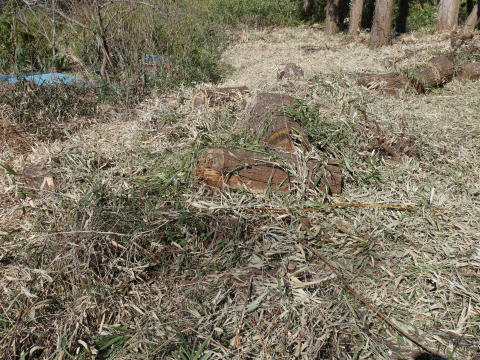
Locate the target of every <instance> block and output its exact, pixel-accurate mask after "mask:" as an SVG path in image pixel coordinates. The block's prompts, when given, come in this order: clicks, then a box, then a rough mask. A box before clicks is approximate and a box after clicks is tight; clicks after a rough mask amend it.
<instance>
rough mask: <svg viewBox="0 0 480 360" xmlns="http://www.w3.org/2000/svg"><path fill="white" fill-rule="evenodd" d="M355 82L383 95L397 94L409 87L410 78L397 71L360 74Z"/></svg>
mask: <svg viewBox="0 0 480 360" xmlns="http://www.w3.org/2000/svg"><path fill="white" fill-rule="evenodd" d="M357 84H358V85H361V86H365V87H366V88H367V89H371V90H377V91H379V92H380V93H382V94H385V95H398V94H400V93H401V92H402V91H405V90H407V89H408V88H410V87H411V86H410V80H409V79H408V78H407V77H406V76H405V75H403V74H397V73H389V74H365V75H361V76H360V77H359V78H358V79H357Z"/></svg>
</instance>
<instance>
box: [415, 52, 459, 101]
mask: <svg viewBox="0 0 480 360" xmlns="http://www.w3.org/2000/svg"><path fill="white" fill-rule="evenodd" d="M454 72H455V68H454V65H453V61H452V60H450V59H449V58H448V57H446V56H443V55H442V56H436V57H434V58H432V59H430V60H429V61H428V62H427V63H425V64H423V65H419V66H417V67H416V68H414V69H413V70H411V71H410V73H409V74H408V76H409V77H410V79H411V81H412V85H413V86H414V87H415V89H416V90H417V91H418V92H425V91H427V90H429V89H432V88H435V87H439V86H442V85H443V84H445V83H446V82H448V81H450V80H451V79H452V78H453V74H454Z"/></svg>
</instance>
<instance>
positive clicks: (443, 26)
mask: <svg viewBox="0 0 480 360" xmlns="http://www.w3.org/2000/svg"><path fill="white" fill-rule="evenodd" d="M459 11H460V0H441V1H440V5H439V8H438V22H437V31H439V32H441V31H450V30H453V29H454V28H455V27H456V26H457V25H458V12H459Z"/></svg>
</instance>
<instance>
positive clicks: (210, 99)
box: [192, 86, 249, 109]
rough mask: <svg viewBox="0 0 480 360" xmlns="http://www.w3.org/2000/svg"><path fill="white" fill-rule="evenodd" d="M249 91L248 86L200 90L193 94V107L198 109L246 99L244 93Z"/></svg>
mask: <svg viewBox="0 0 480 360" xmlns="http://www.w3.org/2000/svg"><path fill="white" fill-rule="evenodd" d="M248 92H249V89H248V87H246V86H238V87H225V88H213V89H204V90H200V91H198V92H197V93H196V94H195V95H194V96H193V99H192V107H193V108H194V109H197V108H201V107H212V106H219V105H222V104H225V103H227V102H231V101H244V95H245V94H247V93H248Z"/></svg>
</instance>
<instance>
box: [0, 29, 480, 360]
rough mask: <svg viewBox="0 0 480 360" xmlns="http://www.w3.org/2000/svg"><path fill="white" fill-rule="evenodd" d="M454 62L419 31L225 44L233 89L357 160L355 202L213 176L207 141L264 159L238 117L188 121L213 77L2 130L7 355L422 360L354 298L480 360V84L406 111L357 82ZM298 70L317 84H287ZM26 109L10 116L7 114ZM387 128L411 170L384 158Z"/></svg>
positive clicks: (255, 34) (422, 99) (0, 261)
mask: <svg viewBox="0 0 480 360" xmlns="http://www.w3.org/2000/svg"><path fill="white" fill-rule="evenodd" d="M477 41H478V38H477ZM449 47H450V39H449V38H448V37H447V36H441V35H431V34H427V33H422V32H417V33H412V34H408V35H404V36H402V37H399V38H397V39H396V40H395V42H394V44H393V45H392V46H391V47H385V48H382V49H380V50H371V49H369V48H368V46H367V45H365V41H364V37H363V36H362V35H361V36H360V37H357V38H353V37H349V36H347V35H338V36H331V37H329V36H326V35H324V34H323V33H322V32H320V31H319V30H316V29H315V28H311V27H300V28H278V29H268V30H261V31H253V30H245V31H243V32H242V33H241V34H240V35H239V39H238V41H237V42H236V43H235V44H232V45H231V46H229V47H228V48H227V50H226V52H225V53H224V55H223V62H224V63H225V64H227V65H228V66H230V68H231V71H230V75H228V76H227V78H226V79H225V80H224V85H225V86H241V85H247V86H249V87H250V89H251V91H252V92H253V93H255V92H258V91H273V92H282V93H287V94H290V95H292V96H294V97H295V98H297V99H298V100H299V104H300V107H299V109H300V110H298V109H297V110H296V111H297V113H296V117H297V118H298V120H299V121H300V122H301V123H302V125H303V126H304V127H305V129H306V131H307V133H308V135H309V139H310V142H311V143H312V144H313V147H312V149H309V150H305V149H303V150H298V151H303V153H302V154H303V156H304V157H305V158H308V159H318V158H319V157H321V156H328V157H329V158H335V159H336V160H338V161H339V163H340V165H341V167H342V172H343V177H344V187H343V192H342V194H341V195H335V196H331V195H328V194H326V193H325V192H324V191H323V189H322V188H321V187H319V188H313V189H312V188H310V187H308V186H306V180H305V176H304V174H303V173H301V171H299V172H298V173H296V174H295V175H296V181H295V182H294V183H292V184H291V189H290V191H289V192H287V193H277V192H273V191H266V192H265V193H262V194H252V193H250V192H248V191H229V190H222V191H220V190H217V189H212V188H210V187H207V186H205V185H203V184H202V183H200V182H198V181H197V180H196V179H195V176H194V175H195V169H196V166H197V164H198V162H199V161H200V160H199V159H201V156H202V154H204V153H205V151H206V150H207V149H208V148H209V147H216V146H227V147H232V148H241V149H248V150H254V151H257V152H265V151H267V150H266V149H265V148H264V147H263V145H261V144H260V143H259V141H258V139H255V138H252V137H251V136H249V135H247V134H245V133H237V132H235V131H233V130H232V129H233V125H234V123H235V122H236V121H237V120H238V119H240V118H241V117H242V116H243V110H242V107H241V105H240V104H237V103H229V104H226V105H225V106H217V107H213V108H209V109H203V108H202V109H194V110H192V106H191V98H192V96H193V95H194V94H195V92H196V90H198V89H200V88H204V87H206V86H208V84H199V85H197V86H196V88H191V87H184V88H179V89H177V90H175V91H172V92H169V93H167V94H159V95H155V94H153V95H152V96H151V97H149V98H148V99H147V100H145V101H143V102H142V103H140V104H139V105H137V106H135V107H134V108H128V109H123V108H118V107H115V106H107V105H102V106H100V108H99V109H98V111H96V112H94V113H91V112H89V111H88V109H89V108H88V107H87V108H85V109H86V110H85V111H86V112H85V114H84V115H82V117H80V118H79V117H76V118H75V117H72V119H73V120H72V122H71V126H70V125H69V126H67V127H66V128H62V131H63V132H64V133H65V134H68V136H62V134H61V133H60V134H59V133H58V131H59V128H57V127H53V128H52V127H51V126H48V123H47V124H45V126H44V127H40V128H41V130H42V131H37V133H35V134H33V132H32V131H30V132H28V131H25V128H24V127H23V128H21V127H20V126H19V125H18V124H17V125H18V126H17V125H15V124H14V121H12V122H9V123H8V126H7V123H6V122H5V125H4V126H3V128H2V127H0V129H1V130H2V132H1V133H0V136H3V138H2V139H3V143H2V145H3V148H2V152H1V153H0V164H2V167H3V173H2V175H1V177H0V189H1V192H0V202H1V204H2V207H1V208H0V291H1V296H0V354H2V356H1V357H2V358H5V359H7V358H9V359H14V358H23V359H36V358H40V359H47V358H48V359H50V358H55V359H72V358H74V359H93V358H96V359H140V358H142V359H143V358H144V359H178V358H180V359H221V358H226V359H409V358H411V357H412V356H413V355H414V354H415V353H417V352H418V351H419V350H421V349H419V347H417V346H416V345H414V344H413V343H412V342H410V341H409V340H407V339H406V338H405V337H404V336H401V335H399V333H398V332H396V331H395V330H394V329H393V328H392V327H390V326H388V325H387V324H386V323H385V322H384V321H383V320H381V319H380V318H379V317H378V316H376V315H375V314H374V313H373V312H371V311H369V310H368V309H367V308H366V307H365V306H364V305H363V304H362V303H361V302H359V301H358V299H357V298H356V297H355V296H353V295H352V293H351V292H349V291H347V290H346V288H345V286H344V285H345V283H348V285H350V286H351V287H353V288H354V289H355V290H356V291H357V292H358V293H360V294H361V295H363V296H364V297H365V298H367V299H368V301H369V302H370V303H371V304H373V305H374V306H375V307H376V308H378V309H379V310H381V311H382V312H383V313H384V314H385V315H386V316H387V317H388V318H389V319H390V320H391V321H392V322H393V323H394V324H396V326H398V327H399V328H401V329H403V330H405V331H407V332H408V333H410V334H412V335H414V336H415V337H416V338H417V339H418V340H419V341H420V342H421V343H422V344H424V345H425V346H428V347H429V348H430V349H432V350H434V351H437V352H439V353H442V354H445V355H447V356H448V358H449V359H459V360H460V359H475V358H478V357H480V346H479V345H480V340H479V339H480V293H479V291H478V290H479V288H480V247H479V233H480V160H479V156H478V155H479V150H480V127H479V126H480V82H479V81H467V82H460V81H457V80H454V81H453V82H450V83H448V84H447V85H446V86H445V87H443V88H440V89H435V90H432V91H430V92H428V93H426V94H420V95H419V94H416V93H409V92H406V93H401V94H400V95H399V96H394V97H392V96H384V95H381V94H379V93H377V92H375V91H373V90H368V89H366V88H363V87H361V86H359V85H357V83H356V77H357V75H358V74H360V73H366V72H374V73H378V72H387V71H392V70H394V69H398V68H403V69H405V68H407V69H408V68H409V67H410V66H414V65H415V64H418V63H421V62H423V61H426V60H427V59H429V58H430V57H431V56H433V55H437V54H440V53H445V52H447V51H449ZM287 62H295V63H296V64H298V65H300V66H301V67H303V68H304V70H305V77H304V78H303V79H300V80H293V81H285V82H278V81H277V80H276V73H275V68H276V66H277V65H279V64H282V63H287ZM83 96H84V99H86V101H87V103H88V99H89V98H88V94H84V95H83ZM14 110H15V109H13V110H12V109H11V107H8V106H6V105H5V106H3V107H2V114H3V119H8V116H12V114H14ZM52 118H53V116H52ZM69 124H70V122H69ZM20 125H21V124H20ZM378 129H381V132H382V134H384V135H385V138H384V141H385V142H386V143H387V144H388V145H389V146H391V147H393V148H395V149H397V150H396V151H397V153H398V154H399V155H400V156H392V153H389V152H388V151H385V147H381V146H379V144H380V143H379V140H378ZM52 134H53V135H52ZM52 136H53V138H54V139H56V140H55V141H52ZM12 139H15V141H11V140H12ZM32 139H34V140H32ZM354 205H355V206H354ZM367 205H369V206H367ZM312 248H313V249H316V250H318V251H319V252H320V253H321V254H322V255H323V256H324V257H326V258H327V259H328V260H329V261H330V262H331V263H332V264H333V265H334V266H335V267H336V268H337V269H338V271H339V272H340V273H341V274H342V278H343V280H341V279H340V278H339V277H338V275H337V274H335V273H334V272H332V269H331V268H330V267H329V266H327V265H326V264H325V262H323V261H322V259H321V258H320V257H318V256H317V255H316V254H315V253H314V252H312V250H311V249H312Z"/></svg>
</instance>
